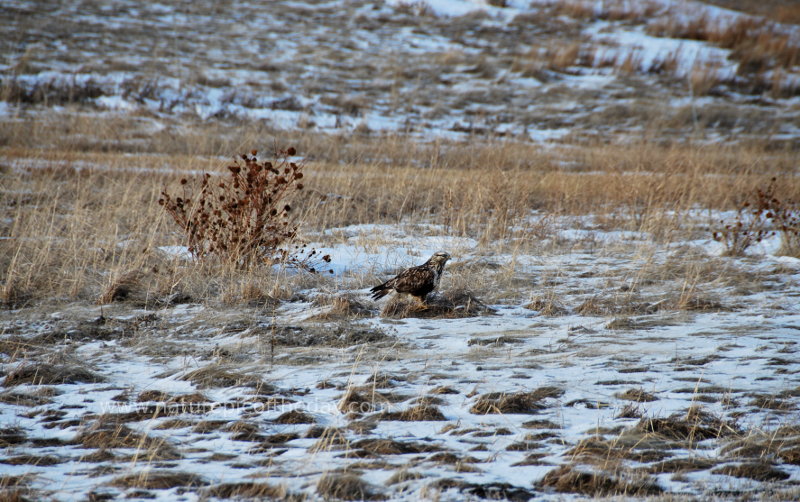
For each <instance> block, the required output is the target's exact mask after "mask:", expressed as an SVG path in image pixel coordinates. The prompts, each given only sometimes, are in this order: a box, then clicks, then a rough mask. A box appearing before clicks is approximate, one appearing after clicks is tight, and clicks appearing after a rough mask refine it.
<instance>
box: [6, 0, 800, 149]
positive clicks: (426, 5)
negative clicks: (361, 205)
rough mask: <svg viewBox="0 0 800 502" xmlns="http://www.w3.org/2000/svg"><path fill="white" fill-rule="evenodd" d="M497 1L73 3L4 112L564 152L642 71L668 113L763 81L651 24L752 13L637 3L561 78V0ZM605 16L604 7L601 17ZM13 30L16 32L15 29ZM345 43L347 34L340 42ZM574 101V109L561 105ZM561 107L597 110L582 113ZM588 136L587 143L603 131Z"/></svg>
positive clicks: (723, 98) (584, 34) (604, 25)
mask: <svg viewBox="0 0 800 502" xmlns="http://www.w3.org/2000/svg"><path fill="white" fill-rule="evenodd" d="M495 3H497V2H487V1H484V0H430V1H426V2H416V1H413V2H407V1H402V0H391V1H388V2H385V3H383V2H378V3H375V2H367V1H364V0H358V1H351V2H345V1H342V0H337V1H331V2H322V3H316V2H315V3H305V2H294V1H291V2H289V1H286V2H272V3H269V4H267V5H260V4H259V5H256V4H242V5H239V6H237V9H236V10H235V11H228V10H226V9H225V8H219V9H218V10H214V9H213V8H210V7H209V6H208V5H206V4H201V5H198V8H197V9H195V10H193V9H181V8H179V7H177V6H170V5H163V4H158V5H156V6H155V7H154V8H150V7H141V6H140V5H139V4H138V3H135V2H130V1H128V0H122V1H120V2H117V3H115V5H114V7H113V8H109V7H108V6H105V5H100V6H96V8H94V9H83V10H81V9H78V8H77V7H75V6H64V7H63V8H62V9H61V10H60V11H59V12H58V13H57V14H53V15H54V16H55V15H57V16H59V17H58V21H55V22H63V23H67V25H68V23H77V24H73V25H68V26H70V27H71V28H72V29H71V31H70V36H69V37H62V38H60V39H58V40H51V39H50V38H47V39H46V40H42V41H41V47H39V46H38V45H35V44H34V45H30V46H29V47H31V48H30V51H29V52H24V51H23V52H20V51H22V49H20V48H13V50H12V54H11V56H10V57H9V60H10V61H11V62H12V63H13V64H9V65H8V66H7V67H6V68H5V69H2V70H0V77H2V78H3V79H4V82H8V83H9V85H10V86H11V87H9V89H12V88H13V90H14V92H8V93H5V94H4V95H7V96H18V100H17V101H13V102H12V104H2V105H0V117H4V118H6V119H9V120H10V119H11V118H12V117H13V116H15V115H17V114H19V113H21V112H25V111H27V110H29V109H32V110H33V112H34V113H37V112H38V110H42V111H43V110H56V109H58V107H60V106H62V105H63V104H64V102H67V103H72V104H74V105H80V106H86V107H89V108H90V109H93V110H97V109H100V110H105V111H109V112H114V113H119V114H129V115H142V114H152V115H154V116H158V117H161V118H169V119H171V118H179V119H181V120H195V119H196V120H200V121H217V120H223V121H225V120H237V121H240V120H247V121H260V122H263V123H264V124H266V125H268V126H270V127H274V128H278V129H288V130H293V129H310V130H315V131H319V132H325V133H333V134H342V133H351V132H355V133H357V134H381V133H398V132H399V133H404V134H407V133H410V134H414V135H417V136H419V137H420V138H426V139H427V138H433V137H440V138H454V139H465V138H469V136H470V135H474V134H478V135H488V136H490V137H491V136H503V137H511V138H516V139H518V140H522V141H535V142H542V143H548V142H556V141H558V140H560V139H561V138H562V137H563V136H564V134H563V132H562V129H564V127H560V126H554V125H552V124H551V120H552V119H554V118H555V119H557V120H556V122H560V123H566V124H569V128H571V129H572V130H574V131H578V130H579V129H581V128H583V127H584V126H583V125H582V124H583V121H582V120H581V119H582V117H583V116H584V115H585V114H586V113H590V112H589V110H597V109H600V108H602V107H607V106H609V105H611V104H612V103H622V104H624V102H623V101H622V100H621V99H620V98H618V94H619V92H618V91H619V88H620V87H621V86H622V87H625V86H628V85H629V84H630V82H629V79H628V78H627V75H628V74H629V72H630V71H631V70H633V73H635V74H636V75H637V79H638V82H637V87H639V88H646V89H649V91H648V92H647V93H645V94H644V96H642V95H641V92H638V93H637V94H638V95H639V96H641V97H640V98H639V102H637V106H642V105H644V104H645V103H646V104H647V105H648V106H654V107H656V108H659V107H661V108H663V107H666V109H670V108H671V107H672V106H675V105H674V104H673V102H672V100H671V99H664V98H663V95H664V93H667V94H669V95H671V96H670V97H671V98H677V100H676V101H675V103H678V102H680V100H681V99H685V98H687V95H691V94H692V90H691V89H689V86H688V84H687V86H686V87H685V88H680V87H677V88H676V87H675V86H674V80H675V79H690V78H694V77H693V74H695V73H696V74H697V75H696V76H698V78H699V76H700V75H704V74H705V75H706V77H705V78H708V77H709V76H711V75H712V74H713V75H716V77H717V78H719V79H722V81H725V82H740V83H742V84H745V83H746V79H747V78H749V77H745V76H743V75H740V73H741V72H740V71H739V70H740V68H739V67H738V63H737V61H736V60H735V59H732V58H731V57H730V56H731V53H730V51H729V50H727V49H722V48H720V47H716V46H714V45H712V44H709V43H706V42H701V41H695V40H676V39H671V38H666V37H654V36H650V35H647V33H646V32H645V27H646V25H647V23H649V22H655V21H657V20H659V19H662V18H667V19H684V18H685V19H686V20H687V22H689V21H690V20H696V19H708V20H709V22H717V23H720V24H721V25H724V24H725V23H729V22H732V21H733V20H735V19H739V18H741V17H742V15H741V14H736V13H733V12H731V11H726V10H724V9H719V8H716V7H712V6H706V5H702V4H699V3H697V2H671V1H668V0H661V1H659V2H657V3H654V2H643V3H642V4H637V3H635V2H632V3H629V4H628V3H626V5H627V8H628V9H629V10H630V12H638V10H637V9H640V10H641V9H645V8H646V7H648V6H649V5H652V4H656V5H660V6H661V7H660V8H659V11H658V14H657V15H655V16H654V19H645V20H639V21H637V22H636V23H630V22H625V21H609V20H604V19H600V18H598V19H589V20H585V21H583V22H582V24H581V29H580V32H581V35H580V36H577V35H576V36H575V39H574V40H575V42H578V43H579V44H580V45H581V50H580V52H581V53H584V55H585V57H581V58H579V59H580V60H581V62H580V63H579V64H578V62H577V61H576V62H575V64H567V65H566V66H565V67H560V65H551V64H550V62H548V61H547V60H546V59H537V58H532V59H531V56H530V54H533V53H537V52H538V53H541V52H542V51H545V52H546V50H545V49H547V50H551V49H552V50H555V51H558V50H559V47H560V46H563V45H565V44H566V41H565V40H564V39H563V37H562V36H561V35H559V34H558V33H549V32H548V30H550V29H551V28H554V27H555V28H558V27H559V26H560V24H559V23H564V29H565V30H567V33H572V32H571V31H569V30H570V29H571V28H570V26H571V25H570V23H579V21H578V20H570V19H568V18H567V17H566V16H564V15H562V16H559V18H558V19H556V20H554V23H555V24H554V26H553V27H551V26H549V23H548V22H547V21H546V20H547V19H550V16H551V14H550V11H549V10H548V9H552V8H553V6H554V3H553V2H552V1H549V0H543V1H536V2H528V1H527V0H510V1H506V2H504V3H505V6H504V7H499V6H497V5H494V4H495ZM603 8H604V5H603V3H602V2H596V9H597V10H598V12H597V15H598V16H600V14H601V12H602V10H603ZM21 9H23V8H21ZM209 9H210V10H209ZM220 9H221V11H220ZM23 10H24V9H23ZM133 13H136V14H135V15H134V14H133ZM36 15H37V16H43V17H42V18H41V19H39V18H37V19H39V22H38V23H36V22H33V23H31V25H30V26H29V25H25V26H19V27H18V29H19V30H23V31H24V30H32V31H31V32H30V33H29V34H28V36H29V37H33V38H36V37H40V34H39V33H38V32H37V31H35V30H34V29H33V28H31V26H36V25H37V24H38V25H45V24H47V23H48V22H50V21H53V20H52V19H51V18H50V17H48V16H49V15H48V14H43V13H37V14H36ZM142 23H147V25H148V26H151V27H152V29H157V30H159V32H160V33H164V34H168V35H169V36H168V38H167V39H165V41H164V42H163V44H162V45H163V47H161V46H160V45H159V47H156V48H150V46H149V45H148V44H143V43H142V42H141V41H140V40H138V39H136V38H134V39H133V40H131V39H130V38H127V37H135V36H136V34H137V33H139V32H140V31H141V28H142V26H143V24H142ZM637 23H638V24H637ZM330 25H332V26H335V29H333V28H332V26H330ZM9 26H10V27H9V28H8V29H11V30H13V29H15V28H14V25H13V23H11V24H10V25H9ZM98 27H103V29H102V30H100V29H98ZM342 27H344V30H342V29H341V28H342ZM774 29H775V30H777V31H776V32H778V33H787V34H790V35H792V36H793V37H794V38H798V37H800V35H799V34H798V31H797V29H796V27H792V26H789V25H780V26H778V25H776V27H775V28H774ZM73 32H74V33H73ZM341 32H346V33H347V37H340V36H337V35H336V34H337V33H341ZM178 33H180V34H181V36H180V37H178V36H177V35H176V34H178ZM140 36H144V35H140ZM26 47H28V46H26ZM196 47H204V50H202V51H196V50H195V48H196ZM190 48H191V49H190ZM15 51H16V52H15ZM531 51H532V52H531ZM109 61H113V63H109ZM588 61H591V63H588ZM626 61H628V63H626ZM581 65H588V66H581ZM617 67H625V68H627V69H625V70H624V71H620V70H618V69H615V68H617ZM621 73H622V74H623V75H622V76H621ZM664 76H665V78H666V80H664V78H662V77H664ZM623 77H624V78H623ZM779 77H780V78H778V77H773V73H771V72H770V71H767V72H765V73H764V75H763V78H765V79H767V80H766V81H768V82H773V81H778V80H780V81H781V82H783V84H782V85H784V87H785V88H786V89H796V88H797V87H800V69H798V68H796V67H793V68H785V69H781V70H780V75H779ZM746 87H747V86H745V88H746ZM754 88H758V86H755V87H754ZM761 94H762V95H761V96H758V97H759V98H761V102H760V104H759V109H763V110H765V111H768V110H773V111H774V112H775V113H774V114H775V117H776V119H775V122H776V124H792V123H795V122H796V117H795V113H796V107H795V108H792V107H791V106H789V104H790V103H791V102H792V101H791V100H792V99H796V97H794V98H793V97H792V96H791V94H792V93H791V92H789V93H788V96H787V97H786V98H775V96H774V95H770V93H761ZM559 95H563V97H560V98H558V99H555V101H554V98H553V96H559ZM750 98H751V97H748V96H744V95H740V94H738V93H737V92H736V91H735V89H733V90H732V92H725V93H719V92H716V93H714V94H713V95H712V96H708V97H705V98H703V99H704V100H707V101H709V102H710V103H713V104H716V105H729V104H731V105H737V104H741V102H743V101H746V100H747V99H750ZM558 101H565V102H577V103H580V104H581V106H579V107H571V108H566V107H564V106H562V105H560V104H559V103H558ZM27 102H33V103H35V106H30V105H28V104H25V103H27ZM20 103H21V105H19V104H20ZM545 103H546V104H547V106H546V109H544V110H543V109H542V105H543V104H545ZM554 110H557V111H558V113H557V114H556V116H555V117H553V116H551V114H552V113H553V112H554ZM654 113H659V112H654ZM676 113H677V112H676ZM498 118H501V119H499V120H498ZM463 124H469V127H464V126H463ZM586 127H587V128H588V129H587V130H586V131H585V132H587V133H590V134H596V133H597V131H596V130H595V129H596V128H594V127H591V125H587V126H586ZM707 127H708V128H709V132H708V134H707V139H708V140H709V141H719V140H721V139H722V138H726V137H729V136H726V134H725V133H717V132H716V130H715V129H717V128H720V127H724V125H721V124H716V125H714V124H710V125H708V126H707ZM777 128H780V134H781V135H782V136H781V138H783V137H784V136H785V138H786V139H787V140H793V139H795V138H796V137H797V136H798V134H797V131H796V130H795V129H796V128H791V127H788V126H783V125H781V126H778V125H776V126H775V127H772V126H770V125H769V124H765V125H764V130H760V129H759V130H741V131H739V132H738V133H737V135H739V136H744V135H759V134H762V133H764V131H769V132H770V133H775V131H776V129H777ZM638 132H639V131H638V130H637V129H636V126H635V125H631V124H628V123H626V122H625V121H624V120H622V121H621V122H619V123H614V124H608V126H607V127H605V128H604V130H603V134H613V135H616V134H622V135H629V134H638ZM693 132H695V131H693ZM676 134H678V135H679V136H680V134H681V133H680V132H677V133H676ZM776 138H777V136H776Z"/></svg>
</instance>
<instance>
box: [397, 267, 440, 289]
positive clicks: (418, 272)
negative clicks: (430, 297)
mask: <svg viewBox="0 0 800 502" xmlns="http://www.w3.org/2000/svg"><path fill="white" fill-rule="evenodd" d="M435 278H436V274H435V273H434V271H433V270H431V268H430V267H427V266H425V265H420V266H418V267H411V268H409V269H406V270H403V271H402V272H400V274H398V275H397V277H395V278H394V279H392V282H393V284H392V285H393V286H394V290H395V291H397V292H398V293H410V294H412V295H413V294H415V292H418V291H420V290H425V289H428V288H431V287H432V285H433V281H434V280H435ZM428 290H429V291H430V289H428Z"/></svg>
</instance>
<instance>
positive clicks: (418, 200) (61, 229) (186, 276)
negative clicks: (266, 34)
mask: <svg viewBox="0 0 800 502" xmlns="http://www.w3.org/2000/svg"><path fill="white" fill-rule="evenodd" d="M80 122H81V120H77V122H76V123H73V124H71V125H74V126H76V127H78V128H79V130H81V131H84V129H82V128H84V127H88V124H78V123H80ZM62 126H63V125H62ZM117 126H119V127H121V125H120V124H113V123H112V124H111V126H109V127H108V128H106V129H103V128H96V129H97V131H98V132H96V133H95V135H94V136H92V138H93V140H94V141H96V142H97V144H112V143H113V141H112V139H113V138H115V137H118V134H119V131H118V130H114V127H117ZM37 127H38V128H39V130H38V131H36V130H34V131H32V133H31V135H32V136H34V137H35V138H36V139H37V142H36V144H35V145H34V146H37V148H32V147H31V145H28V142H26V141H25V140H24V139H23V137H22V135H21V134H20V133H19V132H18V131H15V130H14V128H13V127H12V128H10V129H11V131H6V134H8V135H9V137H16V138H17V140H15V141H16V142H17V143H22V144H21V145H15V146H6V147H4V148H2V149H1V150H0V164H2V188H1V189H0V206H2V207H3V208H4V210H5V211H6V214H7V215H8V217H7V218H5V219H4V220H3V221H2V224H0V235H2V237H3V238H2V239H0V250H1V251H2V252H0V278H1V279H0V280H2V289H0V293H2V301H3V302H4V303H5V304H6V305H10V306H19V305H25V304H30V303H35V302H38V301H43V300H57V301H58V300H61V301H67V300H75V299H81V300H90V301H97V300H101V301H110V300H120V299H128V300H134V301H137V302H141V303H142V304H143V305H155V304H158V302H161V303H164V302H169V301H171V300H170V298H173V299H174V298H175V297H176V295H178V296H180V295H183V296H184V297H189V298H192V299H194V300H198V301H207V300H211V301H224V302H233V303H239V302H256V303H259V304H268V303H269V302H270V301H271V299H273V298H287V297H289V296H291V295H292V293H293V291H292V290H293V289H294V288H295V286H297V287H300V285H301V284H302V285H303V287H309V286H313V285H315V284H317V285H318V284H321V283H320V282H319V281H325V280H328V281H331V280H337V279H323V278H313V277H312V278H308V277H304V276H301V277H298V276H291V274H288V275H287V274H284V275H280V274H279V273H278V272H276V271H274V270H272V269H268V268H264V267H259V266H253V267H249V268H247V269H245V270H237V269H236V267H231V266H226V265H224V264H217V263H206V264H195V263H192V262H187V261H185V260H182V259H179V258H175V257H171V256H170V255H168V254H165V253H163V252H162V251H160V250H159V247H162V246H168V245H181V244H185V242H183V241H182V234H181V233H180V232H179V229H178V228H176V227H175V226H174V224H173V223H172V222H171V221H169V220H168V219H167V218H166V217H165V216H166V213H165V212H164V211H163V209H162V208H161V207H160V206H159V205H158V203H157V201H158V198H159V194H160V192H161V190H162V189H163V188H164V187H168V188H169V187H176V186H179V185H178V184H179V180H180V178H182V177H187V178H189V179H192V178H193V177H196V178H199V177H200V176H201V175H202V173H203V172H212V173H213V172H217V173H219V172H223V171H224V169H225V166H226V165H228V163H229V162H228V161H227V160H226V159H225V158H221V157H220V156H219V152H218V151H217V150H218V149H219V148H221V147H222V146H221V145H224V146H225V147H230V148H236V147H239V146H240V145H239V144H238V143H241V142H243V141H245V140H251V141H252V143H251V144H249V145H247V149H240V150H234V151H233V152H237V151H238V152H241V151H248V150H249V149H251V148H262V147H263V148H267V149H269V148H270V146H271V144H272V143H273V141H272V140H270V141H269V143H270V144H267V145H265V144H264V142H265V141H264V139H263V138H255V137H254V135H253V134H251V135H248V136H244V137H243V138H239V139H238V140H236V141H234V140H233V139H231V138H226V137H222V138H221V139H220V138H217V139H215V140H212V139H211V138H209V140H208V141H206V142H202V141H200V139H201V137H202V135H203V134H204V133H209V131H210V129H208V128H206V127H199V128H197V129H196V130H191V131H189V132H187V133H185V134H184V135H175V134H172V133H171V134H170V135H169V137H167V135H166V134H165V135H163V137H158V136H159V135H153V138H152V139H151V140H148V142H147V143H145V145H147V147H148V148H152V149H153V152H154V153H150V154H146V155H145V154H140V155H130V154H127V153H125V152H112V153H105V152H103V151H102V150H103V148H99V150H100V151H98V150H89V151H86V150H85V149H83V148H81V147H78V146H77V145H75V144H73V143H70V142H69V141H67V140H65V139H64V138H63V137H61V136H59V135H58V134H57V131H58V127H57V126H56V125H55V124H52V125H49V124H38V125H37ZM283 135H285V136H288V135H287V134H286V133H283ZM170 138H172V140H171V142H170ZM284 139H285V138H283V137H280V136H279V135H276V136H275V139H274V142H276V143H278V144H281V142H283V141H284ZM294 139H296V140H297V141H298V142H297V143H294V144H300V145H303V146H301V147H299V148H298V150H299V152H300V154H301V155H305V156H306V157H307V158H308V167H307V168H306V177H305V178H304V182H305V185H306V189H305V190H303V191H302V192H301V193H300V194H299V196H298V198H297V199H296V200H294V201H293V202H292V205H293V207H295V208H296V209H297V210H298V212H299V213H300V215H299V221H300V222H301V226H300V229H301V236H303V235H304V236H305V237H307V238H308V237H315V236H314V235H313V234H314V233H315V232H317V231H321V230H325V229H330V228H336V227H341V226H345V225H351V224H363V223H389V224H415V223H430V224H434V225H440V226H441V227H440V228H441V229H442V230H441V231H442V232H445V233H447V234H449V235H454V236H468V237H472V238H474V239H476V241H477V242H478V245H479V247H481V248H484V249H486V250H500V251H505V252H511V253H513V254H516V253H519V252H528V251H530V250H531V249H534V248H535V246H536V245H537V243H539V242H541V241H542V240H543V238H544V237H546V235H547V233H548V231H549V230H548V225H547V224H543V222H545V223H547V221H549V220H547V219H542V218H541V217H532V211H533V210H537V211H538V213H537V214H539V215H542V214H544V215H550V216H553V215H564V214H570V215H587V214H593V215H597V216H603V215H611V216H609V217H606V218H604V219H603V221H604V224H605V225H606V226H609V227H610V228H622V229H629V230H639V231H646V232H649V233H650V234H651V236H652V237H653V238H655V239H660V240H664V241H669V240H671V239H676V238H680V236H681V235H686V232H687V231H688V230H687V229H686V228H684V226H683V224H682V222H683V216H684V215H685V214H686V212H687V211H689V210H694V209H733V208H736V207H739V205H740V204H741V202H742V199H743V197H744V196H746V195H747V194H750V193H752V190H753V187H755V186H758V185H760V184H763V182H764V181H765V180H766V179H769V177H771V176H778V177H780V178H781V179H782V183H781V184H780V185H779V191H780V193H779V194H778V195H779V196H781V197H784V198H791V195H792V194H794V193H797V192H799V191H800V186H799V185H800V182H798V180H797V177H796V174H797V164H796V156H795V155H794V154H793V152H791V151H770V150H768V149H765V148H764V147H763V145H749V146H748V145H744V146H742V145H728V146H726V145H718V146H700V145H691V144H684V145H666V146H665V145H660V144H658V143H656V142H647V141H644V142H641V143H638V144H633V145H605V144H586V145H581V146H576V145H571V146H567V145H565V146H564V147H554V148H551V149H548V150H543V149H542V148H540V147H538V146H535V145H530V144H522V143H513V142H493V143H491V142H490V143H479V142H472V143H449V142H444V141H440V142H431V143H421V142H416V141H414V140H411V139H408V138H401V137H375V138H369V137H367V138H350V141H349V142H346V141H344V140H343V138H338V137H331V136H324V135H319V136H317V137H316V139H315V138H314V137H312V135H311V134H310V133H306V134H304V135H299V136H298V137H297V138H294ZM215 141H216V143H215ZM195 144H196V145H198V150H199V152H198V153H197V154H195V155H187V154H186V153H185V151H186V149H187V147H188V146H189V145H195ZM283 144H287V143H283ZM201 145H202V146H201ZM304 147H305V148H306V149H303V148H304ZM233 152H228V153H230V155H231V156H232V155H233ZM228 158H230V157H228ZM315 238H316V237H315ZM293 281H295V282H293ZM329 286H330V285H329ZM329 286H328V287H329ZM154 302H155V303H154Z"/></svg>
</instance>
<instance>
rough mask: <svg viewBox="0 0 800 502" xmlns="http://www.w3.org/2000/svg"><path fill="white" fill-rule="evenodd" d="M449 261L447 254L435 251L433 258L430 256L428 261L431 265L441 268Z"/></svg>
mask: <svg viewBox="0 0 800 502" xmlns="http://www.w3.org/2000/svg"><path fill="white" fill-rule="evenodd" d="M449 259H450V255H449V254H448V253H445V252H444V251H437V252H436V253H433V256H431V259H430V260H428V261H429V262H430V263H431V264H433V265H438V266H443V265H444V264H445V263H447V260H449Z"/></svg>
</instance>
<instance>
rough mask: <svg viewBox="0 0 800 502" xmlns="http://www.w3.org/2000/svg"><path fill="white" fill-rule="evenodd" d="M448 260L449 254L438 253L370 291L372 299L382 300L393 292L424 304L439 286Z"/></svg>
mask: <svg viewBox="0 0 800 502" xmlns="http://www.w3.org/2000/svg"><path fill="white" fill-rule="evenodd" d="M449 259H450V255H449V254H447V253H444V252H441V251H440V252H438V253H436V254H434V255H433V256H432V257H431V259H430V260H428V261H426V262H425V263H423V264H422V265H418V266H416V267H411V268H408V269H406V270H403V271H402V272H400V273H399V274H397V276H395V277H394V278H392V279H389V280H388V281H386V282H384V283H383V284H380V285H378V286H375V287H374V288H372V289H370V292H371V293H372V299H373V300H378V299H380V298H383V297H384V296H386V295H388V294H389V293H390V292H391V291H393V290H394V291H396V292H397V293H401V294H409V295H411V296H414V297H417V298H419V300H420V301H421V302H424V301H425V298H426V297H427V296H428V294H429V293H430V292H431V291H433V290H434V289H436V287H437V286H438V285H439V279H441V277H442V272H443V271H444V265H445V263H447V260H449Z"/></svg>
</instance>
